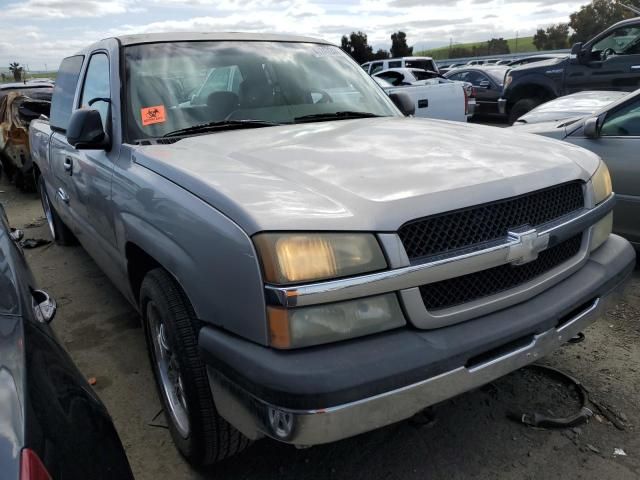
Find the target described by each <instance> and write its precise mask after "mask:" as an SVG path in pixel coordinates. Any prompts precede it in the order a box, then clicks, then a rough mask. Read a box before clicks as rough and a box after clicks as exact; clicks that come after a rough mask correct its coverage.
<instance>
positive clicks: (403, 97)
mask: <svg viewBox="0 0 640 480" xmlns="http://www.w3.org/2000/svg"><path fill="white" fill-rule="evenodd" d="M389 98H390V99H391V101H392V102H393V103H394V104H395V105H396V107H398V109H399V110H400V111H401V112H402V114H403V115H404V116H405V117H410V116H411V115H413V114H414V113H416V105H415V104H414V103H413V100H411V97H410V96H409V95H407V94H406V93H404V92H396V93H391V94H390V95H389Z"/></svg>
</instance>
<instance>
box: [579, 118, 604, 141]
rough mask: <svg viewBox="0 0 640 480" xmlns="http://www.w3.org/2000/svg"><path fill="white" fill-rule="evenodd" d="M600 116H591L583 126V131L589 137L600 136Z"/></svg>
mask: <svg viewBox="0 0 640 480" xmlns="http://www.w3.org/2000/svg"><path fill="white" fill-rule="evenodd" d="M599 123H600V122H599V118H598V117H590V118H587V120H586V121H585V122H584V126H583V127H582V132H583V133H584V136H585V137H587V138H598V137H599V136H600V126H599V125H598V124H599Z"/></svg>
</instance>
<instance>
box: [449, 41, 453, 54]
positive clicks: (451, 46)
mask: <svg viewBox="0 0 640 480" xmlns="http://www.w3.org/2000/svg"><path fill="white" fill-rule="evenodd" d="M452 49H453V38H450V39H449V58H451V50H452Z"/></svg>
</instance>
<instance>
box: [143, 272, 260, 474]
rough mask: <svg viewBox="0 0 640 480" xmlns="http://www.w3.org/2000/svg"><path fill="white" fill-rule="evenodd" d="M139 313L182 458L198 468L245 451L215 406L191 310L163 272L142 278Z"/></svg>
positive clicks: (242, 439)
mask: <svg viewBox="0 0 640 480" xmlns="http://www.w3.org/2000/svg"><path fill="white" fill-rule="evenodd" d="M140 311H141V313H142V319H143V323H144V327H145V332H146V339H147V348H148V350H149V358H150V360H151V368H152V369H153V374H154V377H155V380H156V386H157V387H158V394H159V395H160V400H161V402H162V406H163V408H164V412H165V416H166V418H167V422H168V424H169V431H170V432H171V436H172V438H173V441H174V443H175V445H176V447H177V448H178V450H179V451H180V453H182V455H183V456H184V457H185V458H186V459H187V460H188V461H189V463H191V464H192V465H196V466H202V465H208V464H211V463H215V462H217V461H220V460H222V459H224V458H227V457H230V456H232V455H235V454H236V453H239V452H240V451H242V450H244V449H245V448H246V447H247V446H248V445H249V443H250V441H249V439H247V438H246V437H245V436H244V435H242V434H241V433H240V432H239V431H238V430H236V429H235V428H234V427H233V426H232V425H231V424H229V423H228V422H227V421H226V420H224V419H223V418H222V417H221V416H220V414H219V413H218V411H217V410H216V407H215V404H214V402H213V397H212V395H211V390H210V388H209V380H208V378H207V372H206V368H205V365H204V363H203V362H202V360H201V359H200V355H199V353H198V331H199V328H200V325H199V321H198V320H197V318H196V316H195V313H194V311H193V307H192V306H191V304H190V303H189V301H188V299H187V298H186V295H185V294H184V292H183V291H182V289H181V288H180V286H179V285H178V284H177V282H176V281H175V280H174V279H173V277H172V276H171V275H169V274H168V273H167V272H166V271H165V270H163V269H161V268H157V269H154V270H151V271H150V272H149V273H148V274H147V275H146V276H145V278H144V280H143V282H142V287H141V288H140Z"/></svg>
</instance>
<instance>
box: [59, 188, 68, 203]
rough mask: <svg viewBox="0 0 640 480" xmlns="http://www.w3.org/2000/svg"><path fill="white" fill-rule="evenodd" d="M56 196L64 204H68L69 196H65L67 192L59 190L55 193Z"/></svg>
mask: <svg viewBox="0 0 640 480" xmlns="http://www.w3.org/2000/svg"><path fill="white" fill-rule="evenodd" d="M56 194H57V195H58V198H59V199H60V200H62V201H63V202H64V203H67V204H68V203H69V195H67V192H65V191H64V190H63V189H62V188H59V189H58V190H57V191H56Z"/></svg>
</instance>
